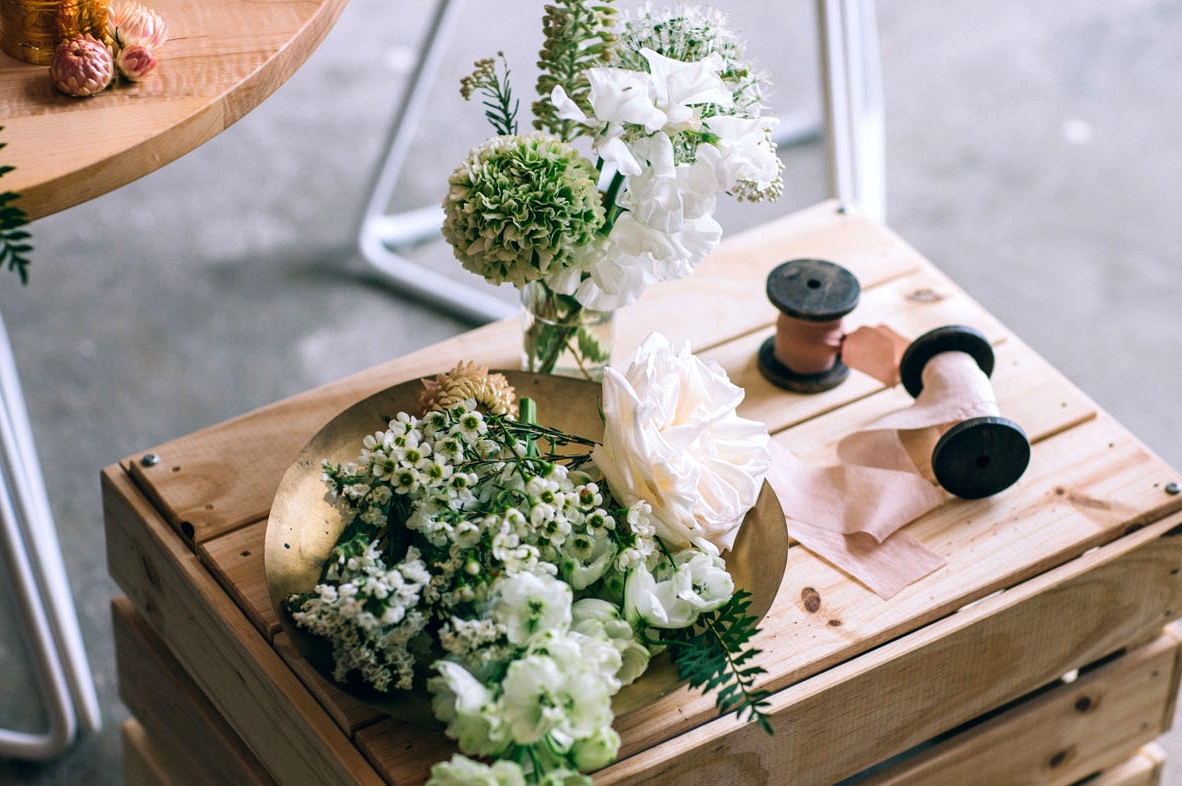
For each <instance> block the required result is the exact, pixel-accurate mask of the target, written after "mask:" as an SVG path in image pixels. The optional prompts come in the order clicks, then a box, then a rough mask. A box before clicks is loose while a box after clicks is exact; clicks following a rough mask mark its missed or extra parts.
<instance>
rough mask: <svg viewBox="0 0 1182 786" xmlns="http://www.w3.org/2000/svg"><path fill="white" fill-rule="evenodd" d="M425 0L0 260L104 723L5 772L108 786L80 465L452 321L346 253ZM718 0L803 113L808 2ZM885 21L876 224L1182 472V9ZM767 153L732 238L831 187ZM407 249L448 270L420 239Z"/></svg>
mask: <svg viewBox="0 0 1182 786" xmlns="http://www.w3.org/2000/svg"><path fill="white" fill-rule="evenodd" d="M422 5H423V4H419V3H411V2H407V1H406V0H400V1H398V2H391V1H390V0H351V2H350V3H349V6H348V7H347V9H346V10H345V12H344V15H343V16H342V18H341V20H340V22H339V24H338V25H337V27H336V28H335V29H334V31H333V32H332V33H331V35H330V36H329V38H328V40H327V41H326V42H325V44H324V45H323V46H322V47H321V48H320V49H319V50H318V51H317V52H316V53H315V54H314V55H313V56H312V58H311V59H310V60H309V62H308V63H307V65H306V66H305V67H304V68H303V69H302V70H301V71H300V72H299V73H298V74H297V75H296V76H295V77H294V78H293V79H292V80H291V81H290V82H289V83H288V84H286V85H285V86H284V87H282V88H281V89H280V90H279V91H278V92H277V93H276V94H275V95H274V96H273V97H272V98H270V99H269V100H267V101H266V102H265V103H264V104H263V105H262V106H261V107H260V108H258V109H257V110H256V111H254V112H253V113H251V114H250V115H249V116H247V117H246V118H245V119H243V120H242V121H240V122H239V123H238V124H237V125H235V126H234V127H233V128H231V129H229V130H228V131H226V132H225V133H224V134H222V135H221V136H219V137H218V138H217V139H215V140H213V141H211V142H209V143H208V144H206V145H205V146H203V147H201V148H200V149H198V150H196V151H194V152H193V153H191V154H189V155H188V156H185V157H184V158H182V159H181V160H179V161H177V162H175V163H172V164H170V165H168V166H166V167H164V168H163V169H161V170H160V171H158V172H156V173H153V174H152V175H149V176H147V177H145V178H143V179H142V180H140V181H137V182H136V183H133V184H131V185H129V186H126V187H124V188H122V189H120V190H118V191H116V192H114V193H111V194H108V195H106V196H104V197H101V198H99V199H96V200H94V201H93V202H90V203H88V204H86V205H82V206H80V207H77V208H75V209H72V210H69V211H66V212H64V213H62V214H59V215H56V216H51V217H49V218H46V219H42V220H41V221H38V222H36V224H35V225H34V227H33V229H34V233H35V242H36V251H35V253H34V257H33V258H34V267H33V268H32V284H31V285H30V286H29V287H28V288H27V289H21V288H20V287H19V285H18V283H17V281H16V278H15V276H11V275H0V309H2V310H3V313H4V318H5V320H6V323H7V325H8V329H9V332H10V333H11V334H12V341H13V344H14V346H15V349H16V353H17V358H18V363H19V366H20V371H21V374H22V376H23V380H24V386H25V390H26V393H27V397H28V405H29V410H30V413H31V417H32V420H33V426H34V430H35V433H36V437H37V440H38V449H39V451H40V455H41V461H42V464H43V469H44V473H45V476H46V481H47V484H48V488H49V493H50V497H51V500H52V504H53V510H54V514H55V516H56V518H57V522H58V529H59V533H60V538H61V540H62V542H63V549H64V551H65V555H66V561H67V565H68V568H69V572H70V577H71V581H72V586H73V592H74V597H75V600H76V603H77V606H78V612H79V616H80V617H81V619H82V625H83V632H84V636H85V639H86V643H87V646H88V648H89V652H90V658H91V663H92V666H93V670H94V672H95V677H96V680H97V684H98V688H99V692H100V695H101V698H102V701H103V705H104V709H105V712H106V716H105V721H106V727H105V728H104V730H103V731H102V732H101V733H99V734H97V735H93V736H91V737H88V738H86V739H83V740H82V741H81V742H80V743H79V744H78V745H77V746H76V747H75V748H74V749H73V750H72V751H71V752H70V753H69V754H68V755H67V756H64V757H63V758H62V759H60V760H59V761H56V762H53V763H49V764H43V765H30V764H21V763H12V762H9V763H5V762H0V783H5V784H9V783H11V784H26V785H29V786H31V785H32V784H95V785H96V786H105V785H106V784H116V783H121V782H122V776H121V769H120V767H121V754H120V745H119V733H118V728H119V723H120V722H121V721H122V719H123V718H125V717H126V710H125V709H124V708H123V707H122V705H121V704H120V703H119V700H118V697H117V690H116V685H115V679H114V672H115V669H114V656H113V651H112V641H111V632H110V622H109V610H108V602H109V598H110V597H111V596H113V595H115V594H117V593H118V592H119V590H118V588H117V587H116V586H115V584H114V583H113V582H112V581H111V580H110V579H109V578H108V577H107V572H106V562H105V546H104V541H103V529H102V513H101V507H100V495H99V484H98V474H99V470H100V468H101V467H103V466H105V465H107V464H109V463H111V462H114V461H116V460H118V459H120V458H122V457H124V456H127V455H130V454H132V453H135V452H138V451H140V450H143V449H145V448H148V447H151V446H153V445H156V444H158V443H160V442H163V441H165V440H168V439H170V438H173V437H176V436H179V435H182V434H186V433H189V432H191V431H193V430H195V429H198V428H201V427H204V426H207V425H211V424H213V423H217V422H219V421H222V420H225V419H227V418H229V417H232V416H234V415H237V414H240V413H242V412H245V411H248V410H250V409H253V408H255V407H258V406H262V405H264V404H267V403H270V402H272V401H274V400H276V399H279V398H282V397H285V396H288V395H291V394H294V393H297V392H299V391H302V390H304V389H306V388H308V387H311V386H314V385H318V384H321V383H325V382H328V381H331V380H334V379H337V378H339V377H341V376H343V375H345V374H348V373H351V372H354V371H358V370H361V369H363V368H367V367H369V366H371V365H374V364H376V363H379V362H382V361H384V360H387V359H389V358H392V357H395V356H398V355H400V354H403V353H405V352H407V351H409V350H412V349H414V348H417V347H420V346H423V345H426V344H430V343H432V342H434V341H437V340H439V339H442V338H445V337H447V336H450V335H453V334H455V333H457V332H460V331H462V330H464V329H466V327H467V326H466V325H464V324H462V323H461V322H458V321H456V320H454V319H452V318H450V317H448V316H446V315H443V314H440V313H437V312H435V311H432V310H431V309H429V308H426V307H424V306H423V305H421V304H418V303H415V302H412V301H409V300H406V299H403V298H401V297H399V296H398V295H397V294H396V293H392V292H390V291H389V290H387V289H385V288H383V287H381V286H378V285H375V283H374V282H373V281H371V280H369V279H368V278H367V277H366V275H365V274H364V272H363V266H362V265H361V264H360V262H359V259H358V255H357V253H356V250H355V230H356V226H355V225H356V221H357V218H358V216H359V215H360V212H361V209H362V206H363V203H364V200H365V198H366V190H367V187H368V183H369V178H370V177H371V173H372V169H373V167H374V166H375V162H376V160H377V156H378V153H379V149H380V146H381V143H382V140H383V136H384V129H385V126H386V124H387V122H388V120H389V118H390V116H391V114H392V111H393V107H394V105H395V101H396V100H397V97H398V92H399V90H400V87H401V85H402V84H403V83H404V81H405V77H406V74H407V71H408V70H409V66H410V62H411V58H412V57H413V46H414V45H415V42H416V41H417V38H418V36H419V35H420V34H421V31H422V29H423V25H424V20H425V11H424V10H423V8H422V7H421V6H422ZM541 5H542V4H541V3H540V2H526V0H496V2H488V3H470V4H469V8H468V11H467V16H466V22H465V25H464V29H462V30H461V31H459V33H458V34H457V36H456V38H455V40H454V41H453V44H452V46H451V50H450V55H449V62H448V64H447V66H446V67H445V69H444V70H445V73H444V74H443V75H442V76H441V78H440V83H439V84H440V87H439V89H438V90H437V91H436V92H435V95H434V96H433V98H432V102H431V117H430V119H429V120H428V121H427V123H426V126H425V128H424V131H423V133H422V134H421V135H420V137H419V141H418V143H417V144H416V147H415V150H414V152H413V153H412V157H411V158H412V164H411V165H410V166H409V167H408V169H407V171H406V174H405V177H404V178H403V182H402V184H401V186H400V189H399V193H398V195H397V196H396V198H395V207H399V208H410V207H419V206H422V205H425V204H431V203H435V202H437V201H438V200H439V199H440V198H441V196H442V193H443V183H444V179H445V178H446V176H447V174H448V173H449V172H450V170H451V168H452V167H453V166H454V164H455V163H456V162H457V161H458V160H459V158H460V157H461V156H462V155H463V154H464V152H465V151H466V150H467V148H468V147H469V146H471V145H472V144H475V143H476V142H477V141H479V140H480V139H482V138H483V137H484V136H485V134H486V133H487V131H486V127H485V126H484V125H483V119H482V118H481V117H480V113H479V110H478V108H477V107H475V106H471V105H464V104H463V103H462V101H461V100H460V99H459V98H458V96H457V95H456V92H455V85H456V82H457V80H458V78H459V77H460V76H461V75H462V74H464V73H465V72H466V71H467V70H468V67H469V64H470V63H471V62H472V60H474V59H475V58H476V57H479V56H484V55H487V54H491V53H492V52H494V51H496V50H497V49H498V48H505V49H506V52H507V54H508V55H509V57H510V59H511V62H512V63H513V65H514V67H515V73H516V74H517V75H518V76H517V79H516V82H515V83H516V85H517V87H518V92H519V93H520V94H521V96H522V97H523V98H524V99H526V100H527V101H528V100H530V99H531V98H532V94H531V87H532V71H531V70H530V68H531V65H532V62H533V59H534V53H535V52H536V49H537V43H538V38H539V34H538V33H537V30H538V23H537V19H538V15H539V14H540V8H541ZM622 5H627V4H625V3H622ZM718 5H719V6H721V7H723V8H726V9H727V10H729V11H731V13H732V17H733V21H734V24H735V26H736V27H738V28H739V29H741V30H742V31H744V32H745V34H746V35H747V37H748V39H749V41H750V50H751V53H752V55H753V56H754V58H755V59H757V60H758V61H760V62H761V63H762V64H764V65H765V66H766V67H767V68H768V69H769V70H770V71H772V74H773V77H774V80H775V83H776V85H777V89H776V92H775V94H774V95H773V96H772V99H771V100H772V103H773V104H774V106H775V109H776V110H777V111H783V112H794V111H798V110H800V111H806V112H807V111H814V112H815V111H817V100H818V99H817V96H818V90H817V72H816V66H815V60H816V47H815V42H814V34H813V27H812V25H813V18H812V12H811V9H812V3H810V2H807V0H796V1H795V2H793V3H773V2H765V1H763V0H761V1H760V2H742V3H740V2H738V0H732V1H731V2H721V3H719V4H718ZM879 26H880V37H881V45H882V55H883V68H884V87H885V93H886V101H887V182H888V189H889V192H888V223H889V224H890V225H891V226H892V228H894V229H895V230H896V231H897V232H899V233H900V234H901V235H902V236H903V237H904V238H906V239H907V240H908V241H909V242H910V243H912V244H913V245H914V246H915V247H916V248H918V249H919V250H920V251H921V252H922V253H924V254H925V255H926V256H927V257H928V258H930V259H931V260H933V261H934V262H935V263H936V264H937V265H939V266H940V267H942V268H943V269H944V270H945V271H947V272H948V273H949V274H950V275H951V276H952V277H953V278H954V279H955V280H957V281H958V282H959V283H960V284H962V285H963V286H964V287H965V288H966V289H967V290H968V291H969V292H970V293H971V294H973V295H974V296H975V297H976V298H977V299H978V300H979V301H980V302H982V303H983V304H984V305H985V306H986V307H987V308H989V309H990V310H992V311H993V312H994V313H996V314H997V315H998V316H999V317H1000V318H1001V319H1002V320H1003V321H1005V322H1006V323H1007V324H1008V325H1010V326H1011V327H1012V328H1014V330H1015V331H1017V332H1018V334H1019V335H1021V336H1022V337H1023V338H1024V339H1025V340H1026V341H1027V342H1028V343H1030V344H1031V345H1033V346H1034V347H1035V349H1037V350H1038V351H1040V352H1041V353H1043V354H1044V355H1045V356H1046V357H1047V358H1049V359H1050V360H1051V361H1052V362H1053V363H1054V364H1055V365H1057V366H1058V367H1059V368H1060V369H1062V370H1063V371H1064V372H1065V373H1066V374H1067V375H1068V376H1069V377H1071V378H1072V379H1073V380H1074V381H1075V382H1076V383H1077V384H1078V385H1079V386H1080V387H1082V388H1083V390H1084V391H1086V392H1087V393H1089V394H1090V395H1091V396H1093V397H1094V398H1095V399H1096V400H1097V401H1098V402H1099V403H1100V404H1101V405H1102V406H1104V407H1105V408H1107V409H1108V410H1109V411H1110V412H1112V413H1113V414H1114V415H1115V416H1116V417H1117V418H1118V419H1120V420H1121V421H1122V422H1124V423H1125V424H1126V425H1127V426H1128V427H1129V428H1130V429H1131V430H1132V431H1133V432H1134V433H1136V434H1137V435H1138V436H1139V437H1140V438H1141V439H1142V440H1144V441H1145V442H1146V443H1147V444H1148V445H1149V446H1150V447H1151V448H1153V449H1154V450H1155V451H1157V452H1158V453H1159V454H1161V455H1162V456H1163V457H1164V458H1165V459H1166V460H1167V461H1169V462H1170V463H1171V464H1173V465H1174V466H1182V442H1180V441H1179V436H1180V434H1182V408H1179V406H1178V403H1177V393H1176V390H1175V388H1176V386H1177V384H1178V381H1179V376H1178V370H1177V369H1178V365H1177V358H1179V357H1180V356H1182V310H1180V309H1179V308H1178V303H1179V296H1180V295H1182V282H1180V279H1179V261H1180V260H1179V245H1180V240H1182V238H1180V237H1179V231H1178V219H1177V213H1178V209H1179V207H1180V206H1182V145H1180V144H1179V142H1180V141H1182V139H1180V134H1179V132H1178V130H1177V128H1178V125H1179V122H1180V120H1182V97H1180V93H1179V90H1178V87H1177V84H1178V75H1179V74H1180V73H1182V4H1179V3H1178V2H1177V1H1176V0H1075V2H1072V3H1055V4H1049V3H1031V2H1027V1H1026V0H996V1H995V2H984V1H983V0H975V1H973V2H966V3H946V2H942V1H941V0H912V1H911V2H907V3H881V4H880V10H879ZM165 56H167V54H165ZM783 159H784V161H785V165H786V188H785V196H784V199H783V200H782V201H781V202H780V203H779V204H777V205H774V206H771V207H758V208H754V209H752V208H750V207H743V208H741V209H734V208H731V207H729V206H728V207H726V208H724V209H723V210H722V211H720V216H721V219H722V221H723V225H724V227H725V228H726V230H727V232H728V233H733V232H736V231H738V230H740V229H742V228H744V227H746V226H750V225H752V224H755V223H759V222H761V221H764V220H767V219H769V218H771V217H774V216H777V215H781V214H783V213H785V212H789V211H791V210H793V209H796V208H799V207H803V206H805V205H808V204H811V203H813V202H816V201H818V200H820V199H822V198H824V197H825V196H826V194H827V187H826V182H825V175H824V171H825V170H824V165H823V154H822V150H821V147H820V145H818V144H813V145H808V146H803V147H799V148H794V149H791V150H787V151H784V153H783ZM415 256H416V257H418V258H420V259H422V260H423V261H424V263H426V264H429V265H433V266H435V267H437V268H439V269H445V270H448V271H450V272H453V273H456V272H457V271H458V265H456V264H455V263H453V262H451V261H449V253H448V250H447V248H446V246H444V245H443V244H442V243H434V244H431V245H428V246H425V247H423V248H421V249H419V250H418V251H416V252H415ZM458 275H459V276H466V275H467V274H465V273H463V272H462V271H458ZM504 296H505V297H506V299H511V293H504ZM0 580H3V581H4V582H7V577H6V576H0ZM4 586H7V583H5V584H4ZM7 604H8V601H7V597H6V595H5V593H3V592H0V724H3V725H5V726H10V727H12V726H16V727H19V728H25V729H36V728H39V724H40V722H41V714H40V713H39V712H38V711H37V710H36V709H33V708H32V707H31V705H33V704H35V702H36V693H35V691H33V690H32V689H31V687H30V683H31V677H30V674H31V672H30V671H29V667H28V664H27V659H26V658H25V657H24V653H23V651H22V646H21V644H20V638H19V636H18V634H17V632H16V631H15V629H14V627H13V625H14V623H13V619H12V610H11V609H10V608H9V607H8V605H7ZM1167 746H1168V747H1169V748H1171V749H1172V750H1173V751H1175V752H1174V753H1173V754H1172V762H1171V764H1170V767H1169V769H1168V771H1167V778H1166V782H1167V783H1168V784H1182V731H1176V732H1174V733H1173V734H1172V735H1170V736H1169V737H1168V738H1167Z"/></svg>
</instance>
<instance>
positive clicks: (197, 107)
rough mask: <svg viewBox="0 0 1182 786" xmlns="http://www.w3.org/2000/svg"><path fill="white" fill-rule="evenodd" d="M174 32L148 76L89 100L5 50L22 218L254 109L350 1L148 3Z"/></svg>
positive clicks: (124, 174) (115, 181)
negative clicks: (71, 93)
mask: <svg viewBox="0 0 1182 786" xmlns="http://www.w3.org/2000/svg"><path fill="white" fill-rule="evenodd" d="M148 5H149V6H150V7H151V8H153V9H154V10H156V11H157V12H159V13H160V15H161V16H162V17H163V18H164V21H165V24H167V26H168V31H169V40H168V42H167V43H166V44H165V46H164V47H163V49H162V50H161V51H160V52H159V65H158V66H157V68H156V70H155V72H153V73H152V75H151V76H149V77H148V78H147V79H145V80H144V81H142V82H139V83H136V84H121V85H119V86H118V87H117V88H110V89H107V90H105V91H103V92H102V93H100V94H98V95H96V96H92V97H89V98H84V99H79V98H72V97H70V96H66V95H64V94H62V93H60V92H58V91H57V89H56V88H54V86H53V83H52V82H51V81H50V79H49V74H48V69H47V68H46V67H45V66H36V65H30V64H28V63H23V62H21V61H19V60H17V59H16V58H13V57H10V56H8V55H6V54H3V53H0V125H2V126H4V131H3V132H2V133H3V141H4V142H6V143H7V147H6V148H5V149H4V157H3V163H4V164H6V165H9V166H15V167H16V169H15V170H14V171H13V172H10V173H9V174H8V175H6V176H5V178H4V188H5V190H10V191H14V192H16V193H18V194H20V195H21V199H20V202H19V207H20V208H21V209H22V210H24V211H25V213H26V214H28V216H29V219H30V220H33V219H37V218H40V217H42V216H46V215H49V214H51V213H56V212H57V211H59V210H64V209H65V208H68V207H72V206H73V205H77V204H79V203H82V202H85V201H87V200H89V199H93V198H94V197H96V196H99V195H101V194H105V193H106V192H108V191H111V190H113V189H115V188H118V187H119V186H122V185H125V184H127V183H129V182H131V181H132V180H135V179H136V178H139V177H142V176H143V175H146V174H148V173H149V172H151V171H153V170H155V169H158V168H159V167H161V166H163V165H164V164H167V163H168V162H170V161H173V160H174V159H176V158H179V157H180V156H182V155H184V154H185V153H187V152H189V151H190V150H192V149H193V148H195V147H197V146H198V145H201V144H202V143H204V142H207V141H208V140H210V139H212V138H213V137H214V136H216V135H217V134H219V133H221V132H222V131H223V130H225V129H226V128H228V127H229V126H230V125H232V124H233V123H234V122H236V121H237V120H239V119H240V118H241V117H242V116H243V115H245V114H246V113H247V112H249V111H250V110H252V109H254V108H255V107H256V106H258V105H259V103H261V102H262V100H263V99H264V98H266V97H267V96H269V95H271V93H273V92H274V91H275V90H276V89H277V88H278V87H279V86H280V85H282V84H283V83H284V82H285V81H287V79H288V78H290V77H291V75H292V74H294V73H295V71H296V69H297V68H299V67H300V66H301V65H302V64H303V63H304V61H305V60H307V59H308V56H309V55H311V54H312V52H313V51H314V50H315V49H316V47H317V46H318V45H319V44H320V42H321V41H322V40H323V39H324V36H325V35H327V34H328V31H329V30H330V29H331V28H332V25H333V24H334V23H335V22H336V19H337V17H338V16H339V15H340V13H341V10H342V9H343V8H344V7H345V0H202V2H188V1H187V0H153V1H152V2H151V3H148Z"/></svg>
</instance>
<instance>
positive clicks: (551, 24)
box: [532, 0, 616, 142]
mask: <svg viewBox="0 0 1182 786" xmlns="http://www.w3.org/2000/svg"><path fill="white" fill-rule="evenodd" d="M613 2H614V0H556V1H555V3H554V4H553V5H547V6H546V10H545V13H544V14H543V16H542V32H543V34H544V36H545V38H544V41H543V43H542V49H541V51H540V52H538V70H539V71H540V73H539V74H538V84H537V92H538V100H537V101H535V102H534V104H533V107H532V108H533V113H534V118H535V119H534V128H536V129H538V130H539V131H547V132H549V133H551V134H553V135H554V136H556V137H558V138H559V139H562V140H564V141H567V142H569V141H570V140H572V139H574V138H575V137H577V136H579V135H580V134H581V133H583V131H582V129H581V128H580V127H579V125H578V124H577V123H575V122H573V121H571V120H563V119H561V118H559V117H558V110H557V108H556V107H555V106H554V104H553V102H551V101H550V94H551V93H552V92H553V91H554V88H555V87H561V88H562V89H563V90H565V91H566V94H567V95H568V96H569V97H570V98H571V99H572V100H573V101H574V102H575V103H576V104H578V106H579V108H580V109H582V110H583V111H584V112H589V111H590V109H591V104H590V102H589V101H588V95H589V94H590V92H591V85H590V83H589V82H588V81H587V76H586V74H585V73H584V72H585V71H586V70H587V69H588V68H595V67H597V66H603V65H607V64H608V62H610V60H611V58H612V52H613V51H614V49H615V43H616V36H615V33H613V32H612V23H613V21H614V20H615V13H616V9H615V7H614V6H613V5H612V3H613Z"/></svg>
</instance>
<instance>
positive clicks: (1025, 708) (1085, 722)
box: [861, 631, 1180, 786]
mask: <svg viewBox="0 0 1182 786" xmlns="http://www.w3.org/2000/svg"><path fill="white" fill-rule="evenodd" d="M1179 651H1180V646H1179V639H1178V636H1177V633H1176V631H1175V632H1168V631H1167V632H1166V633H1164V634H1163V635H1161V636H1159V637H1158V638H1157V639H1155V640H1154V641H1152V642H1150V643H1149V644H1146V645H1143V646H1141V647H1138V648H1136V649H1134V650H1132V651H1131V652H1128V653H1126V654H1124V655H1122V656H1121V657H1119V658H1117V659H1116V660H1114V661H1112V662H1109V663H1106V664H1104V665H1103V666H1101V667H1099V668H1098V669H1096V670H1094V671H1091V672H1089V673H1086V674H1084V675H1083V676H1082V677H1080V678H1079V679H1078V680H1076V681H1075V682H1073V683H1069V684H1063V685H1059V686H1057V687H1055V688H1053V689H1051V690H1050V691H1048V692H1045V693H1041V694H1039V695H1036V696H1034V697H1033V698H1031V699H1029V700H1027V701H1024V702H1021V703H1019V704H1018V705H1017V706H1015V707H1013V708H1011V709H1009V710H1006V711H1005V712H1003V713H1001V714H1000V715H998V716H997V717H993V718H990V719H989V720H988V721H986V722H985V723H983V724H981V725H979V726H975V727H973V728H970V729H968V730H967V731H964V732H962V733H961V734H959V735H957V736H955V737H953V738H951V739H949V740H945V741H942V742H940V743H938V744H936V745H934V746H933V747H930V748H928V749H927V750H924V751H923V752H922V753H919V754H917V755H915V756H913V757H910V758H904V759H902V760H901V761H900V762H899V763H898V764H897V765H895V766H893V767H890V768H889V769H887V770H884V771H881V772H878V773H876V774H875V775H873V776H872V777H869V778H867V779H866V780H864V781H862V782H861V784H862V786H904V784H905V785H906V786H943V784H948V783H956V784H959V785H960V786H994V784H999V783H1019V782H1026V783H1038V784H1040V785H1042V786H1070V784H1073V783H1075V782H1076V781H1079V780H1081V779H1083V778H1086V777H1088V776H1090V775H1094V774H1095V773H1098V772H1101V771H1104V770H1109V769H1110V768H1113V767H1117V766H1119V765H1121V764H1122V763H1125V762H1126V761H1127V760H1128V759H1129V758H1130V757H1132V756H1135V755H1136V754H1137V753H1138V752H1139V751H1138V749H1139V748H1140V746H1142V745H1145V744H1148V743H1150V742H1152V740H1153V739H1154V738H1155V737H1157V736H1158V735H1160V734H1162V733H1164V732H1165V731H1166V730H1167V728H1169V722H1170V717H1168V716H1167V713H1168V709H1169V706H1170V705H1171V704H1172V702H1173V691H1172V683H1173V682H1174V681H1175V680H1176V678H1177V675H1178V658H1179V654H1180V652H1179Z"/></svg>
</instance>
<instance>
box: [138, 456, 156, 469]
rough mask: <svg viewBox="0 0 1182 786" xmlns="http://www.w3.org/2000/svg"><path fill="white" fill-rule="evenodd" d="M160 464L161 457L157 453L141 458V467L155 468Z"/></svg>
mask: <svg viewBox="0 0 1182 786" xmlns="http://www.w3.org/2000/svg"><path fill="white" fill-rule="evenodd" d="M159 463H160V457H159V456H157V455H156V454H155V453H145V454H144V455H143V456H141V457H140V465H141V466H145V467H154V466H156V465H157V464H159Z"/></svg>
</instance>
